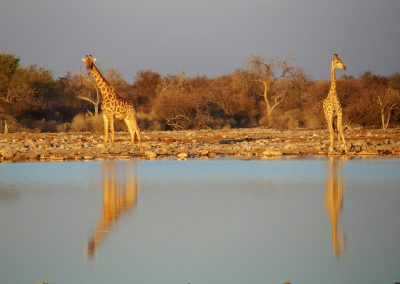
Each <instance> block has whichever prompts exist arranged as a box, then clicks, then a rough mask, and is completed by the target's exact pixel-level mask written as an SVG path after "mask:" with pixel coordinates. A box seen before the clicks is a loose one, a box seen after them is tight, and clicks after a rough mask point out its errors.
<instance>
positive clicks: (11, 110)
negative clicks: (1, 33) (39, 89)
mask: <svg viewBox="0 0 400 284" xmlns="http://www.w3.org/2000/svg"><path fill="white" fill-rule="evenodd" d="M19 61H20V59H19V58H18V57H16V56H14V55H11V54H0V105H1V109H0V116H1V117H2V119H3V120H4V133H5V134H7V133H8V131H9V124H10V122H14V121H16V115H17V114H18V112H20V111H21V110H22V109H23V107H24V105H27V101H28V100H29V97H30V96H32V95H33V94H34V93H35V90H34V88H33V87H32V86H31V81H30V77H29V75H30V73H29V69H24V68H20V67H19Z"/></svg>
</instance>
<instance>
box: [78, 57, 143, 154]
mask: <svg viewBox="0 0 400 284" xmlns="http://www.w3.org/2000/svg"><path fill="white" fill-rule="evenodd" d="M82 61H83V62H84V63H85V64H86V69H87V71H88V74H89V73H92V76H93V78H94V80H95V82H96V85H97V87H98V89H99V90H100V93H101V95H102V96H103V102H102V103H101V109H102V111H103V121H104V146H105V147H107V144H108V143H107V141H108V129H109V128H110V132H111V147H112V148H114V117H116V118H117V119H123V120H124V121H125V123H126V126H127V127H128V131H129V134H130V135H131V150H132V151H133V150H134V143H135V136H137V138H138V141H139V147H140V148H141V142H140V131H139V127H138V125H137V120H136V111H135V108H134V106H133V103H132V102H131V101H129V100H127V99H125V98H122V97H120V96H119V95H118V93H117V91H116V90H115V88H114V87H113V86H111V85H110V84H109V83H108V82H107V80H106V79H105V78H104V76H103V75H102V74H101V72H100V70H99V68H97V66H96V65H94V62H95V61H96V58H95V57H93V56H92V55H86V56H85V57H83V58H82ZM109 126H110V127H109Z"/></svg>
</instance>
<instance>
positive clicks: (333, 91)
mask: <svg viewBox="0 0 400 284" xmlns="http://www.w3.org/2000/svg"><path fill="white" fill-rule="evenodd" d="M329 94H332V95H336V74H335V66H334V65H333V64H332V66H331V87H330V91H329Z"/></svg>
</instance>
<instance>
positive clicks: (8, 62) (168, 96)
mask: <svg viewBox="0 0 400 284" xmlns="http://www.w3.org/2000/svg"><path fill="white" fill-rule="evenodd" d="M19 62H20V59H19V58H18V57H17V56H14V55H12V54H0V131H2V132H4V131H5V128H8V129H9V130H10V131H39V132H56V131H57V132H59V131H96V132H102V131H103V123H102V118H101V115H96V114H101V96H99V93H98V92H97V89H96V87H95V84H94V83H93V80H92V79H90V77H87V76H83V75H80V74H70V73H67V74H66V75H65V76H63V77H61V78H57V79H54V78H53V75H52V73H51V71H49V70H46V69H43V68H39V67H37V66H27V67H22V66H20V64H19ZM249 62H250V64H249V68H248V69H247V70H236V71H234V72H232V73H230V74H225V75H223V76H216V77H212V78H208V77H205V76H195V77H189V76H187V75H186V74H185V73H183V72H182V73H179V74H176V75H168V76H162V75H160V74H159V73H157V72H155V71H152V70H144V71H139V72H138V73H137V74H136V76H135V81H134V82H133V84H129V83H127V82H126V81H125V80H124V79H123V78H122V76H121V75H120V73H118V72H117V71H116V70H114V69H110V70H109V71H108V72H106V74H105V76H106V77H107V79H108V81H109V82H110V83H112V84H113V85H114V86H115V88H116V89H117V90H118V92H119V94H120V95H121V96H123V97H126V98H129V99H131V100H132V101H133V102H134V104H135V108H136V110H137V113H138V120H139V126H140V128H141V129H149V130H176V129H204V128H212V129H220V128H235V127H254V126H268V127H272V128H276V129H298V128H323V127H326V126H325V120H324V116H323V111H322V101H323V99H324V98H325V97H326V95H327V94H328V91H329V84H330V82H329V81H325V80H312V79H310V78H308V77H307V76H306V75H305V73H304V72H303V71H302V70H301V69H300V68H299V67H296V66H294V65H293V64H292V60H291V59H290V58H284V59H278V58H270V59H265V58H262V57H261V56H252V57H250V59H249ZM399 92H400V73H395V74H392V75H390V76H381V75H377V74H374V73H372V72H371V71H366V72H365V73H364V74H362V75H361V76H359V77H358V78H355V77H351V76H345V75H343V76H342V77H341V78H339V79H338V81H337V93H338V96H339V99H340V100H341V103H342V106H343V114H344V125H345V126H346V125H350V126H353V127H354V126H363V127H383V128H387V127H396V126H399V124H400V111H399V109H400V95H399ZM268 105H269V107H268ZM5 122H6V123H5ZM116 130H126V129H125V127H124V124H123V122H118V120H116Z"/></svg>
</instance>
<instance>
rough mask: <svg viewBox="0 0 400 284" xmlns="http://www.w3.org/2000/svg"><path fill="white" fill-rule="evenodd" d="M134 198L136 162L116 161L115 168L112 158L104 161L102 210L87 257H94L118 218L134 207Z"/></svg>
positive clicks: (135, 194) (135, 195)
mask: <svg viewBox="0 0 400 284" xmlns="http://www.w3.org/2000/svg"><path fill="white" fill-rule="evenodd" d="M136 200H137V180H136V163H135V162H126V163H118V167H117V170H116V164H115V162H114V161H113V160H106V161H104V172H103V212H102V215H101V217H100V219H99V222H98V224H97V227H96V229H95V231H94V233H93V235H92V237H91V238H90V239H89V241H88V247H87V254H88V256H89V258H91V259H92V258H93V257H94V255H95V253H96V250H97V249H98V247H99V246H100V244H101V243H102V241H103V240H104V238H105V237H106V235H107V234H108V233H109V232H110V231H111V230H112V228H113V226H115V224H116V222H117V221H118V219H119V218H120V217H121V216H122V215H123V214H125V213H127V212H129V211H130V210H132V209H133V208H134V207H135V205H136Z"/></svg>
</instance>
